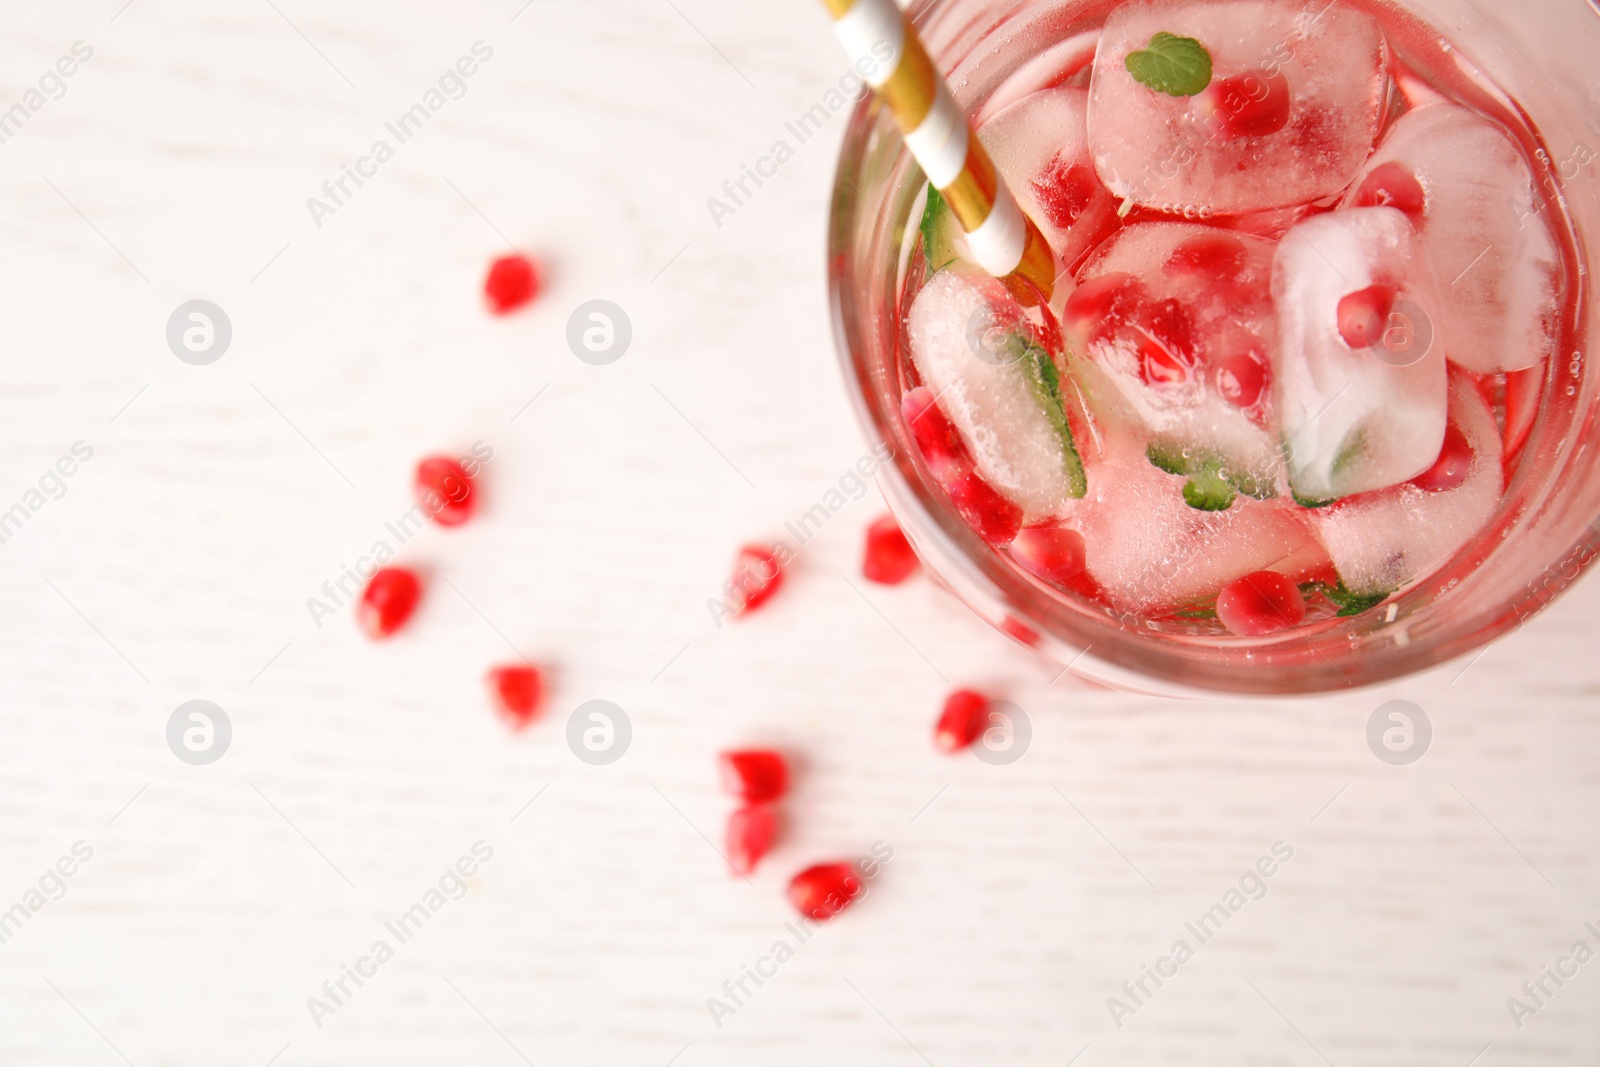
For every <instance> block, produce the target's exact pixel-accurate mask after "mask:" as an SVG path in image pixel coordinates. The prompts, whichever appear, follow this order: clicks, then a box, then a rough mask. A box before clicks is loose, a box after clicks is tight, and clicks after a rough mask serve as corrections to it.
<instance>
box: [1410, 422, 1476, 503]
mask: <svg viewBox="0 0 1600 1067" xmlns="http://www.w3.org/2000/svg"><path fill="white" fill-rule="evenodd" d="M1471 470H1472V445H1471V444H1470V443H1469V442H1468V441H1467V435H1466V434H1464V433H1462V432H1461V430H1460V429H1459V428H1458V427H1457V426H1456V425H1455V424H1454V423H1451V424H1450V425H1449V426H1448V427H1446V428H1445V431H1444V447H1443V448H1442V449H1440V450H1439V458H1438V460H1436V461H1435V462H1434V464H1433V466H1431V467H1429V468H1428V469H1427V470H1426V471H1424V472H1422V473H1421V474H1419V475H1417V476H1416V477H1415V478H1413V479H1412V480H1411V484H1412V485H1415V486H1417V487H1418V488H1419V489H1426V490H1428V492H1430V493H1445V492H1449V491H1450V490H1451V489H1459V488H1461V486H1462V485H1464V484H1466V481H1467V475H1468V473H1470V472H1471Z"/></svg>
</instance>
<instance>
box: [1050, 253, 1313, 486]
mask: <svg viewBox="0 0 1600 1067" xmlns="http://www.w3.org/2000/svg"><path fill="white" fill-rule="evenodd" d="M1273 247H1274V246H1273V244H1272V242H1270V241H1266V240H1263V239H1261V238H1259V237H1254V236H1251V235H1249V234H1242V233H1233V232H1230V231H1227V230H1219V229H1216V228H1213V227H1209V226H1200V225H1194V224H1191V223H1180V222H1148V223H1135V224H1133V225H1130V226H1128V227H1126V228H1124V229H1123V230H1122V231H1121V232H1119V233H1118V234H1117V236H1116V237H1115V238H1113V239H1112V240H1111V241H1110V242H1108V243H1107V244H1106V245H1105V246H1104V247H1102V248H1101V249H1099V250H1098V251H1096V252H1095V253H1094V255H1093V257H1092V258H1091V259H1090V261H1089V262H1088V263H1087V264H1086V265H1085V267H1084V270H1083V273H1082V277H1083V283H1082V285H1081V286H1080V287H1079V288H1078V289H1077V290H1076V291H1075V292H1074V294H1073V295H1072V296H1071V297H1070V298H1069V299H1068V301H1067V303H1066V306H1065V309H1064V312H1063V319H1062V325H1063V331H1064V334H1065V336H1066V338H1067V344H1068V350H1069V351H1070V352H1071V353H1072V354H1073V356H1074V357H1075V358H1073V360H1072V361H1071V366H1072V369H1073V373H1074V374H1075V375H1076V376H1077V377H1078V379H1079V381H1080V383H1081V384H1082V386H1083V389H1084V393H1085V396H1086V397H1087V400H1088V404H1089V406H1090V408H1091V409H1092V410H1093V412H1094V414H1095V416H1096V418H1097V419H1099V420H1100V421H1102V422H1105V423H1108V424H1111V426H1112V427H1113V428H1114V429H1116V428H1124V429H1128V430H1130V431H1131V432H1132V435H1133V436H1137V437H1140V438H1142V439H1143V440H1145V441H1146V442H1147V443H1151V444H1154V445H1155V446H1157V447H1158V448H1159V449H1160V450H1162V451H1163V452H1165V453H1166V454H1167V455H1168V456H1172V457H1178V458H1181V459H1182V460H1185V461H1192V463H1187V465H1188V466H1193V467H1195V468H1199V467H1201V466H1204V465H1206V464H1207V463H1211V464H1213V465H1216V464H1220V465H1222V466H1223V467H1225V468H1226V469H1227V470H1228V471H1229V474H1230V475H1231V476H1232V480H1233V481H1234V482H1235V483H1236V485H1238V486H1239V487H1241V488H1244V489H1246V490H1248V491H1249V492H1250V493H1251V495H1255V496H1271V495H1273V493H1274V492H1275V491H1276V487H1277V484H1278V481H1279V477H1278V475H1279V471H1280V470H1281V467H1282V463H1281V460H1280V457H1279V451H1280V450H1279V447H1278V437H1277V432H1276V426H1275V422H1274V420H1273V417H1272V402H1271V390H1270V388H1269V382H1268V379H1269V377H1270V375H1269V372H1268V351H1269V349H1270V347H1271V344H1272V340H1273V337H1274V335H1275V324H1274V319H1273V315H1272V301H1271V291H1270V287H1269V283H1270V280H1271V271H1272V257H1273ZM1141 447H1142V446H1141ZM1173 462H1176V461H1173ZM1173 462H1169V463H1167V464H1166V466H1167V467H1168V469H1173V470H1175V469H1176V467H1174V465H1173Z"/></svg>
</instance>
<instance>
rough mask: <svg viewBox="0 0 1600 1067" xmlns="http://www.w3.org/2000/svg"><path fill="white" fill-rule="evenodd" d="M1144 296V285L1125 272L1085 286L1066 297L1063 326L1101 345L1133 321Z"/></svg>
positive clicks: (1091, 281) (1105, 275)
mask: <svg viewBox="0 0 1600 1067" xmlns="http://www.w3.org/2000/svg"><path fill="white" fill-rule="evenodd" d="M1143 296H1144V285H1143V283H1141V282H1140V281H1139V279H1138V278H1135V277H1134V276H1133V275H1131V274H1128V273H1125V272H1117V273H1114V274H1104V275H1101V276H1100V277H1098V278H1094V279H1091V280H1090V281H1087V282H1084V283H1083V284H1082V285H1080V286H1078V287H1077V288H1076V289H1074V290H1073V291H1072V295H1071V296H1069V297H1067V303H1066V306H1065V307H1064V308H1063V309H1062V311H1061V324H1062V326H1063V327H1065V328H1066V330H1067V331H1069V332H1070V333H1072V334H1074V335H1075V336H1076V337H1078V338H1080V339H1085V340H1089V341H1102V340H1105V339H1106V338H1108V337H1110V336H1111V335H1112V334H1114V333H1116V331H1117V330H1118V329H1119V328H1120V327H1121V326H1122V325H1123V324H1124V323H1125V322H1126V321H1127V320H1128V319H1130V318H1132V317H1133V313H1134V311H1135V310H1136V309H1137V308H1138V306H1139V302H1140V300H1141V299H1142V298H1143Z"/></svg>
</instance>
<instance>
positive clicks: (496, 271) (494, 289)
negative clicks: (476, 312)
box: [483, 253, 539, 315]
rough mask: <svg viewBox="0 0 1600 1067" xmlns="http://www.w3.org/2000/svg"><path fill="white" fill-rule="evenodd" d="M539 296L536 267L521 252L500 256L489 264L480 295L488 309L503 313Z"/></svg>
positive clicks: (537, 270) (498, 313) (497, 313)
mask: <svg viewBox="0 0 1600 1067" xmlns="http://www.w3.org/2000/svg"><path fill="white" fill-rule="evenodd" d="M537 295H539V268H538V267H536V266H534V264H533V260H531V259H529V258H528V257H527V256H524V255H522V254H521V253H514V254H512V255H509V256H501V257H500V258H499V259H497V260H495V261H494V262H493V263H491V264H489V276H488V277H486V278H485V279H484V280H483V296H484V299H485V300H487V301H488V303H489V310H490V311H492V312H494V313H495V314H496V315H505V314H508V313H510V312H512V311H515V310H516V309H517V308H519V307H521V306H522V305H523V304H526V303H527V302H528V301H530V300H532V299H533V298H534V297H535V296H537Z"/></svg>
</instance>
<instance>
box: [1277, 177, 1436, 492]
mask: <svg viewBox="0 0 1600 1067" xmlns="http://www.w3.org/2000/svg"><path fill="white" fill-rule="evenodd" d="M1272 295H1273V298H1274V300H1275V301H1276V303H1277V308H1278V338H1277V343H1276V344H1275V345H1274V346H1273V349H1272V375H1273V399H1274V402H1275V405H1276V409H1277V413H1278V419H1279V422H1280V425H1281V427H1282V434H1283V442H1284V446H1285V452H1286V461H1287V465H1288V474H1289V484H1290V486H1291V487H1292V488H1293V490H1294V492H1295V495H1296V496H1297V497H1299V498H1301V499H1302V500H1303V501H1315V502H1325V501H1329V500H1337V499H1339V498H1340V497H1344V496H1349V495H1350V494H1352V493H1363V492H1367V491H1369V490H1372V489H1381V488H1384V487H1385V486H1390V485H1398V484H1399V483H1400V482H1403V481H1406V480H1407V479H1410V478H1413V477H1415V476H1416V475H1418V474H1421V473H1422V472H1423V471H1425V470H1427V469H1428V466H1429V465H1430V464H1431V463H1432V462H1433V461H1434V459H1435V458H1436V457H1437V456H1438V455H1439V447H1440V443H1441V442H1442V441H1443V440H1444V430H1445V417H1446V406H1447V404H1446V398H1445V361H1444V354H1443V351H1442V349H1443V346H1442V345H1440V344H1429V345H1427V347H1426V348H1424V347H1423V340H1424V339H1425V338H1426V336H1427V333H1428V327H1429V324H1430V323H1438V322H1440V321H1441V318H1440V313H1439V311H1438V307H1439V302H1438V296H1437V292H1436V283H1435V281H1434V277H1433V273H1432V270H1431V269H1430V267H1429V265H1428V262H1427V260H1426V259H1424V258H1423V256H1422V254H1421V248H1420V243H1419V241H1418V239H1417V236H1416V231H1415V230H1414V229H1413V228H1412V226H1411V223H1410V221H1409V220H1408V219H1407V218H1406V216H1405V215H1404V214H1403V213H1402V212H1400V211H1399V210H1398V209H1396V208H1392V207H1372V208H1354V209H1352V210H1349V211H1336V212H1332V213H1330V214H1325V215H1318V216H1316V217H1315V218H1311V219H1307V220H1306V221H1304V222H1302V223H1300V224H1299V225H1298V226H1296V227H1295V228H1294V229H1292V230H1290V231H1289V232H1288V234H1286V235H1285V236H1284V239H1283V241H1282V243H1280V244H1279V245H1278V251H1277V256H1276V259H1275V260H1274V262H1273V268H1272Z"/></svg>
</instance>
